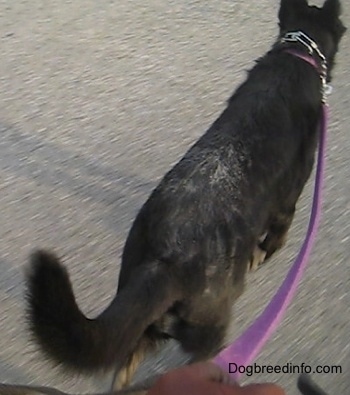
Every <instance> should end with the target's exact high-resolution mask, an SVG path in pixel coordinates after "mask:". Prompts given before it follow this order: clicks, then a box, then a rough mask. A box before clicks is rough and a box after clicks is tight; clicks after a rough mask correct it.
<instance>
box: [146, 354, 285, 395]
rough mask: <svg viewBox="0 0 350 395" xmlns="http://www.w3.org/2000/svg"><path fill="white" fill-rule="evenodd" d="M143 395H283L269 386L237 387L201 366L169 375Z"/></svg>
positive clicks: (217, 370) (215, 369)
mask: <svg viewBox="0 0 350 395" xmlns="http://www.w3.org/2000/svg"><path fill="white" fill-rule="evenodd" d="M147 395H285V392H284V391H283V389H282V388H280V387H278V386H277V385H275V384H270V383H266V384H265V383H264V384H249V385H246V386H243V387H240V386H239V385H238V384H236V383H234V382H232V380H231V378H230V377H229V375H228V374H226V373H224V372H223V371H222V370H221V369H220V368H219V367H218V366H217V365H215V364H213V363H210V362H204V363H196V364H193V365H187V366H183V367H181V368H178V369H174V370H171V371H169V372H168V373H166V374H164V375H163V376H162V377H161V378H160V379H159V380H158V381H157V382H156V383H155V384H154V386H153V387H152V388H151V389H150V390H149V391H148V392H147Z"/></svg>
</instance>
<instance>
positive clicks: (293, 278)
mask: <svg viewBox="0 0 350 395" xmlns="http://www.w3.org/2000/svg"><path fill="white" fill-rule="evenodd" d="M328 115H329V114H328V105H327V103H325V102H324V103H323V104H322V120H321V125H320V141H319V148H318V162H317V169H316V178H315V187H314V198H313V203H312V211H311V216H310V221H309V227H308V231H307V234H306V238H305V241H304V243H303V245H302V248H301V250H300V252H299V254H298V256H297V258H296V260H295V262H294V264H293V265H292V267H291V268H290V269H289V272H288V274H287V276H286V278H285V280H284V281H283V283H282V285H281V286H280V288H279V289H278V291H277V292H276V294H275V295H274V297H273V298H272V299H271V301H270V303H269V304H268V305H267V306H266V308H265V310H264V311H263V312H262V313H261V314H260V316H259V317H258V318H257V319H256V320H255V321H254V322H253V323H252V324H251V325H250V326H249V327H248V328H247V329H246V330H245V331H244V332H243V334H242V335H241V336H240V337H239V338H238V339H236V340H235V341H234V343H232V344H230V345H229V346H228V347H226V348H225V349H224V350H223V351H221V352H220V354H218V355H217V356H216V357H215V359H214V361H213V362H214V363H216V364H217V365H219V366H220V367H221V368H222V369H223V370H224V371H225V372H227V373H229V364H230V363H235V364H237V366H238V367H239V366H244V367H246V366H248V365H250V364H251V363H252V362H253V361H254V359H255V358H256V357H257V355H258V354H259V352H260V351H261V349H262V348H263V347H264V345H265V344H266V342H267V341H268V339H269V338H270V337H271V335H272V334H273V332H274V331H275V330H276V328H277V326H278V325H279V323H280V322H281V320H282V318H283V316H284V314H285V312H286V310H287V308H288V306H289V304H290V302H291V301H292V299H293V297H294V295H295V293H296V290H297V287H298V283H299V282H300V279H301V278H302V275H303V272H304V270H305V267H306V264H307V261H308V259H309V257H310V253H311V249H312V247H313V244H314V242H315V236H316V232H317V229H318V225H319V221H320V211H321V210H320V208H321V201H322V196H321V195H322V189H323V173H324V165H325V148H326V131H327V123H328ZM241 370H243V369H241ZM236 371H237V372H236V373H229V374H230V375H232V377H233V378H234V379H235V380H236V381H238V380H239V378H240V376H241V374H242V373H240V372H238V369H236Z"/></svg>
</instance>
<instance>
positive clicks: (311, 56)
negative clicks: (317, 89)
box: [280, 31, 331, 102]
mask: <svg viewBox="0 0 350 395" xmlns="http://www.w3.org/2000/svg"><path fill="white" fill-rule="evenodd" d="M280 43H281V44H288V43H297V44H299V45H300V44H301V46H302V47H304V49H306V50H307V53H305V51H301V50H299V49H297V48H291V47H287V48H286V49H284V52H287V53H289V54H291V55H294V56H296V57H298V58H300V59H302V60H304V61H305V62H307V63H309V64H310V65H312V66H313V67H314V68H315V69H316V71H317V72H318V73H319V75H320V78H321V83H322V85H321V93H322V101H323V102H325V101H326V96H327V95H328V94H329V93H330V92H331V86H330V85H328V84H327V60H326V57H325V56H324V55H323V53H322V51H321V50H320V49H319V47H318V45H317V43H316V42H315V41H313V40H312V39H311V38H310V37H309V36H307V35H306V34H305V33H303V32H302V31H296V32H289V33H286V34H285V35H284V36H283V37H282V38H281V40H280ZM316 56H317V58H318V59H319V61H320V63H319V62H317V61H316Z"/></svg>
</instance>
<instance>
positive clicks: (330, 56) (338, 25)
mask: <svg viewBox="0 0 350 395" xmlns="http://www.w3.org/2000/svg"><path fill="white" fill-rule="evenodd" d="M340 14H341V4H340V1H339V0H326V1H325V3H324V4H323V7H316V6H310V5H308V2H307V0H281V6H280V11H279V15H278V17H279V27H280V37H282V36H283V35H284V34H286V33H288V32H293V31H297V30H301V31H303V32H304V33H305V34H307V35H308V36H309V37H310V38H311V39H313V40H314V41H315V42H316V43H317V44H318V46H319V47H320V49H321V50H322V52H323V54H324V55H325V57H326V59H327V63H328V74H329V75H328V80H330V79H331V77H330V71H331V70H332V68H333V65H334V59H335V55H336V53H337V51H338V46H339V43H340V40H341V38H342V37H343V35H344V33H345V31H346V27H345V26H344V25H343V23H342V22H341V20H340V19H339V17H340Z"/></svg>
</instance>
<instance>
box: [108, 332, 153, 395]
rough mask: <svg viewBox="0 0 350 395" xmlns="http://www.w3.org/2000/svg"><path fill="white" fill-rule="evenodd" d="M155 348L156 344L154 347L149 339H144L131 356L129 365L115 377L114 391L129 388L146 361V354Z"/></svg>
mask: <svg viewBox="0 0 350 395" xmlns="http://www.w3.org/2000/svg"><path fill="white" fill-rule="evenodd" d="M154 347H155V344H154V345H153V346H152V344H151V340H150V339H147V338H142V339H141V341H140V343H139V345H138V346H137V348H136V349H135V351H134V352H133V353H132V354H131V355H130V357H129V359H128V361H127V363H126V364H125V366H123V368H122V369H121V370H120V371H119V372H118V373H117V375H115V377H114V379H113V389H114V390H122V389H124V388H127V387H128V386H129V385H130V384H131V381H132V379H133V377H134V375H135V373H136V371H137V369H138V367H139V366H140V364H141V362H142V361H143V360H144V358H145V356H146V354H147V353H148V352H150V351H151V349H153V348H154Z"/></svg>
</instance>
